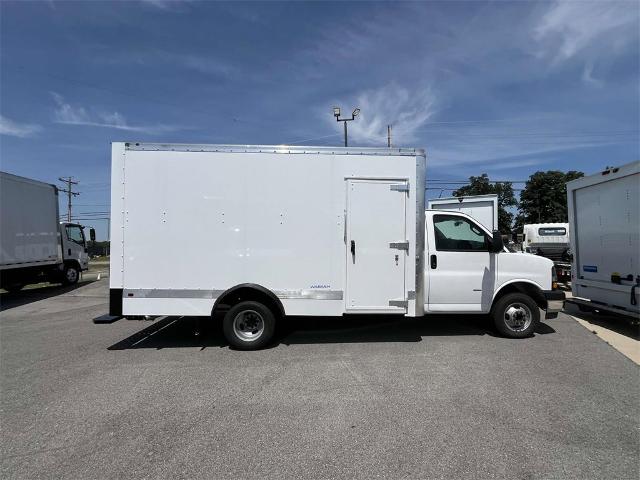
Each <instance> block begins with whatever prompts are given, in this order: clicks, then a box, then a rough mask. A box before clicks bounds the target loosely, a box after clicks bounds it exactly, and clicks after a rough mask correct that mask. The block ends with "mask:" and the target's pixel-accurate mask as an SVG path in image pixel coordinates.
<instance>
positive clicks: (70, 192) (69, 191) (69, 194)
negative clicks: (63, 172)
mask: <svg viewBox="0 0 640 480" xmlns="http://www.w3.org/2000/svg"><path fill="white" fill-rule="evenodd" d="M58 180H60V181H61V182H64V183H66V184H67V188H66V189H65V188H59V189H58V190H60V191H61V192H64V193H66V194H67V222H71V197H72V196H73V197H77V196H78V195H80V192H74V191H73V190H72V187H71V185H78V182H74V181H73V177H67V178H64V177H58Z"/></svg>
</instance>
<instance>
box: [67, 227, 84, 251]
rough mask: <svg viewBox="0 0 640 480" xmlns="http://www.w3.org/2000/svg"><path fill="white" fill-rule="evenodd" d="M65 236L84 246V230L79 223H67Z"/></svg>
mask: <svg viewBox="0 0 640 480" xmlns="http://www.w3.org/2000/svg"><path fill="white" fill-rule="evenodd" d="M66 229H67V238H68V239H69V240H71V241H72V242H74V243H77V244H78V245H82V246H84V232H83V231H82V228H80V226H79V225H67V226H66Z"/></svg>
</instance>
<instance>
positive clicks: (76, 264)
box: [64, 259, 82, 272]
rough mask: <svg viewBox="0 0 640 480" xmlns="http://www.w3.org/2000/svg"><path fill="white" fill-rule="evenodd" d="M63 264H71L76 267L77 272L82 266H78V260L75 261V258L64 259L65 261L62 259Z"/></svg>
mask: <svg viewBox="0 0 640 480" xmlns="http://www.w3.org/2000/svg"><path fill="white" fill-rule="evenodd" d="M64 265H65V267H66V266H67V265H73V266H74V267H76V268H77V269H78V272H79V271H81V270H82V267H81V266H80V262H78V261H77V260H75V259H72V260H65V261H64Z"/></svg>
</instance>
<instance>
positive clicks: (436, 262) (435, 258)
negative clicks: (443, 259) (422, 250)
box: [430, 255, 438, 270]
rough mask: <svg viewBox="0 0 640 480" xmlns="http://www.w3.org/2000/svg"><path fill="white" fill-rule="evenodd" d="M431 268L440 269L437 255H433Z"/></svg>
mask: <svg viewBox="0 0 640 480" xmlns="http://www.w3.org/2000/svg"><path fill="white" fill-rule="evenodd" d="M430 260H431V268H432V269H434V270H435V269H436V268H438V257H436V256H435V255H431V259H430Z"/></svg>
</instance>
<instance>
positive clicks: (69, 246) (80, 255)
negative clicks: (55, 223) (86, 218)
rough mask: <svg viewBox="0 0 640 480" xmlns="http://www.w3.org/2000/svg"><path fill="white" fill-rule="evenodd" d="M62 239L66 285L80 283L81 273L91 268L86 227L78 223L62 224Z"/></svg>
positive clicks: (61, 246)
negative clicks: (85, 233) (85, 232)
mask: <svg viewBox="0 0 640 480" xmlns="http://www.w3.org/2000/svg"><path fill="white" fill-rule="evenodd" d="M91 230H93V229H91ZM60 239H61V242H60V248H61V249H62V259H63V268H64V272H63V280H64V283H67V284H73V283H76V282H77V281H78V279H79V277H80V272H82V271H85V270H87V269H88V268H89V254H88V253H87V252H88V250H87V239H86V238H85V235H84V227H83V226H82V225H79V224H77V223H70V222H60Z"/></svg>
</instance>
